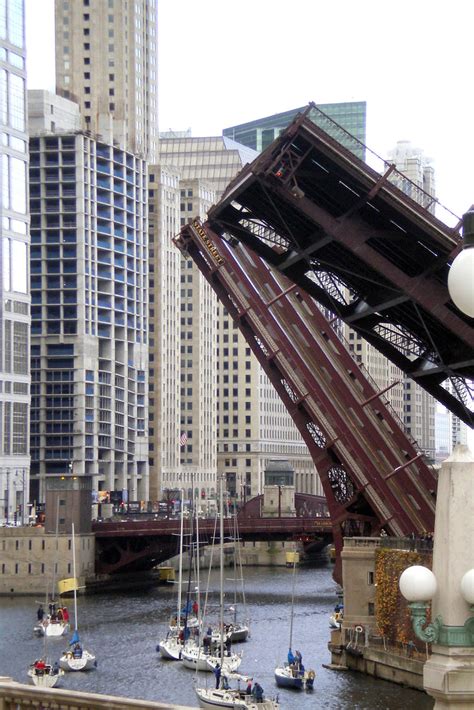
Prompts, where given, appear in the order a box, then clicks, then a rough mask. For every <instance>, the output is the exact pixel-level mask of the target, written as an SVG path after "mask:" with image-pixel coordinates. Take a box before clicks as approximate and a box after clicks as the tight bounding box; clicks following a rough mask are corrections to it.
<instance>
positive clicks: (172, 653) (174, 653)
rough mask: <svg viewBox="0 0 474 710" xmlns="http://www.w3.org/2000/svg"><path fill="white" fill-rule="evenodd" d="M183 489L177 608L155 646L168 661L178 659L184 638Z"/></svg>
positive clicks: (182, 494)
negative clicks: (166, 630)
mask: <svg viewBox="0 0 474 710" xmlns="http://www.w3.org/2000/svg"><path fill="white" fill-rule="evenodd" d="M183 498H184V491H183V490H181V520H180V534H179V568H178V608H177V612H176V620H175V624H174V625H173V626H170V630H169V632H168V633H167V635H166V638H165V639H163V640H162V641H160V642H159V644H158V646H157V649H156V650H157V651H158V652H159V654H160V655H161V657H162V658H166V659H167V660H169V661H180V660H181V653H182V651H183V647H184V638H180V632H181V631H183V636H184V628H183V626H182V624H181V613H182V610H181V605H182V584H183V539H184V505H183Z"/></svg>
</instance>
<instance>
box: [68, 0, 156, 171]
mask: <svg viewBox="0 0 474 710" xmlns="http://www.w3.org/2000/svg"><path fill="white" fill-rule="evenodd" d="M55 26H56V91H57V93H58V94H59V95H61V96H64V97H66V98H70V99H72V100H73V101H76V102H78V103H79V106H80V109H81V115H82V120H83V128H85V129H88V130H90V131H91V132H92V133H93V134H97V135H100V136H101V137H102V140H105V141H106V142H109V143H112V142H116V143H117V144H118V145H119V146H120V147H121V148H123V149H125V150H128V151H130V152H132V153H134V154H136V155H138V156H140V157H144V158H146V159H148V160H152V159H153V158H154V157H155V154H156V138H157V130H158V128H157V82H158V79H157V0H134V1H133V2H124V0H81V1H76V0H56V3H55Z"/></svg>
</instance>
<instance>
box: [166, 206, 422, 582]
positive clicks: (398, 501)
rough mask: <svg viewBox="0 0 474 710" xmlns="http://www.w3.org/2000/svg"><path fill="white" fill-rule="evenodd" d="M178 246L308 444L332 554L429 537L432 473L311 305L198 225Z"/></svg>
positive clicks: (258, 261)
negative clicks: (346, 539)
mask: <svg viewBox="0 0 474 710" xmlns="http://www.w3.org/2000/svg"><path fill="white" fill-rule="evenodd" d="M175 244H176V245H177V246H178V248H179V249H180V250H181V251H182V253H183V254H185V255H186V256H189V257H191V258H192V259H193V261H194V262H195V263H196V265H197V267H198V268H199V269H200V271H201V272H202V274H203V275H204V276H205V278H206V279H207V280H208V282H209V283H210V285H211V286H212V288H213V289H214V291H215V292H216V294H217V296H218V298H219V300H220V301H221V303H222V304H223V305H224V306H225V308H226V309H227V311H228V312H229V314H230V315H231V317H232V318H233V319H234V320H235V321H236V322H237V323H238V326H239V328H240V330H241V332H242V333H243V335H244V337H245V338H246V340H247V342H248V344H249V345H250V347H251V349H252V351H253V353H254V354H255V356H256V357H257V359H258V361H259V363H260V364H261V366H262V368H263V369H264V371H265V372H266V374H267V375H268V377H269V379H270V380H271V382H272V384H273V385H274V387H275V389H276V391H277V392H278V394H279V396H280V398H281V399H282V401H283V403H284V404H285V406H286V408H287V410H288V412H289V413H290V415H291V417H292V419H293V421H294V423H295V424H296V426H297V428H298V430H299V432H300V434H301V436H302V438H303V439H304V441H305V443H306V445H307V447H308V449H309V451H310V454H311V456H312V459H313V462H314V465H315V467H316V470H317V472H318V474H319V477H320V479H321V482H322V486H323V490H324V494H325V496H326V499H327V503H328V510H329V514H330V518H331V524H332V528H333V536H334V542H335V547H336V552H338V553H340V551H341V549H342V540H343V536H345V535H369V536H370V535H378V534H380V532H381V531H382V530H385V531H386V533H387V534H389V535H395V536H403V535H407V534H410V533H412V532H422V531H425V530H432V529H433V525H434V508H435V492H436V478H435V476H434V474H433V472H432V470H431V469H430V468H429V467H428V466H427V465H426V463H425V462H424V460H423V458H422V455H421V453H420V452H419V451H418V450H417V449H416V447H415V445H414V443H413V442H412V441H411V440H410V439H409V438H408V437H407V435H406V434H405V433H404V432H403V430H402V427H401V424H400V423H399V422H398V421H397V420H396V417H395V414H394V413H392V412H391V411H390V409H389V408H388V406H387V403H386V400H385V397H384V393H383V392H379V391H377V390H376V388H375V387H374V386H373V385H372V384H371V382H369V380H368V379H367V378H366V377H365V376H364V375H363V373H362V371H361V369H360V367H359V365H358V364H357V362H356V361H355V360H354V359H353V357H352V356H351V354H350V353H349V351H348V350H347V349H346V348H345V346H344V345H343V343H342V342H341V340H340V339H339V337H338V336H337V335H336V333H335V332H334V330H333V328H332V326H331V325H330V323H329V322H328V320H327V319H326V318H325V317H324V315H323V313H322V312H321V310H320V308H319V307H318V305H317V303H316V302H315V301H314V299H313V298H312V297H311V296H309V295H308V294H307V293H306V292H305V291H304V290H303V289H301V288H300V287H298V286H296V285H295V284H293V283H291V282H290V281H289V280H287V279H286V278H285V277H284V276H283V275H281V274H279V273H278V272H275V271H272V270H270V269H269V268H268V266H267V265H266V263H265V261H264V260H263V259H262V258H261V257H260V256H258V255H257V254H255V253H254V252H252V251H251V250H249V249H247V248H246V247H244V246H243V245H242V244H240V243H235V244H234V245H231V244H230V243H229V242H228V241H227V240H225V239H222V238H220V237H218V236H217V235H216V234H214V233H213V232H212V231H211V230H210V228H209V227H208V225H203V224H201V223H200V222H199V221H198V220H194V222H193V223H192V224H190V225H187V226H185V227H183V229H182V230H181V233H180V235H179V236H178V237H177V238H176V239H175ZM338 557H339V555H338ZM339 574H340V570H339V571H337V572H336V573H335V577H336V578H337V576H338V575H339Z"/></svg>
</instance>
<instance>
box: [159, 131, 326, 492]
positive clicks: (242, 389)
mask: <svg viewBox="0 0 474 710" xmlns="http://www.w3.org/2000/svg"><path fill="white" fill-rule="evenodd" d="M175 136H176V137H172V135H171V134H165V136H164V137H163V138H162V139H161V140H160V161H161V163H162V165H171V166H174V167H176V168H177V169H178V170H179V173H180V175H181V182H180V186H181V199H180V210H181V224H182V225H183V224H186V223H187V222H188V221H190V220H191V219H192V218H193V217H195V216H201V217H203V218H205V215H206V211H207V209H208V208H209V206H210V205H211V204H212V202H213V201H217V200H218V199H219V197H220V196H221V194H222V192H223V191H224V190H225V188H226V187H227V185H228V184H229V182H230V180H231V179H232V178H233V177H235V175H236V174H237V173H238V172H239V170H240V169H241V168H242V167H243V165H244V164H245V163H247V162H251V161H252V160H253V159H254V158H255V157H256V156H257V153H256V152H255V151H253V150H251V149H249V148H246V147H245V146H242V145H239V144H238V143H236V142H235V141H234V140H232V139H231V138H229V137H225V136H224V137H200V138H193V137H191V136H189V135H182V134H175ZM211 189H212V190H213V191H215V192H214V194H211V192H210V190H211ZM181 269H182V271H181V315H182V318H181V333H180V336H181V354H182V356H181V385H182V386H181V414H182V417H181V426H182V432H183V433H184V434H185V435H186V436H187V441H186V443H185V445H184V446H183V449H182V456H181V466H182V472H183V477H184V476H187V480H189V476H190V472H189V468H190V467H192V468H191V473H192V475H193V476H197V475H198V472H200V474H201V476H202V475H204V476H205V478H204V480H203V482H202V483H201V486H199V485H195V486H194V487H195V488H199V487H200V488H201V494H203V490H204V492H206V495H207V494H208V492H209V494H210V495H211V497H212V496H213V494H214V493H215V473H216V470H217V472H218V473H225V474H226V478H227V485H228V490H229V492H230V493H231V494H232V495H233V496H235V497H237V498H242V499H244V498H245V497H248V496H251V495H256V494H257V493H261V492H262V487H263V480H264V471H265V469H266V467H267V464H268V461H269V460H275V459H280V460H285V461H289V462H290V465H291V466H292V467H293V468H294V469H295V479H296V487H297V490H299V491H304V492H311V493H318V494H319V493H321V488H320V485H319V480H318V479H317V477H316V476H315V472H314V466H313V463H312V460H311V457H310V455H309V453H308V450H307V448H306V446H305V444H304V442H303V440H302V439H301V437H300V435H299V432H298V431H297V429H296V427H295V426H294V424H293V422H292V420H291V417H290V416H289V414H288V412H287V411H286V409H285V407H284V406H283V404H282V402H281V401H280V399H279V397H278V395H277V394H276V392H275V390H274V388H273V385H271V383H270V382H269V380H268V378H267V377H266V375H265V373H264V372H263V370H262V369H261V367H260V365H259V363H258V361H257V360H256V358H255V357H254V355H253V354H252V353H251V351H250V348H249V347H248V345H247V343H246V341H245V339H244V338H243V336H242V335H241V334H240V332H239V330H238V328H237V326H236V325H235V324H234V323H233V321H232V319H231V318H230V316H229V315H228V313H227V312H226V310H225V309H224V308H223V307H222V306H221V305H220V304H218V302H217V299H216V297H215V296H214V294H213V292H211V290H210V287H209V286H208V284H207V282H205V280H204V278H203V276H202V275H201V274H200V273H199V272H198V270H197V269H196V267H195V266H194V264H193V263H192V262H191V261H189V260H187V259H183V260H182V263H181ZM190 348H191V351H190V350H189V349H190ZM214 387H216V389H215V392H216V409H214V410H212V409H210V408H209V403H212V390H213V388H214ZM206 411H207V415H208V421H207V423H206V422H200V419H201V418H202V417H203V413H204V412H206ZM206 427H207V428H206ZM196 437H198V440H197V441H196ZM216 457H217V460H216ZM207 476H209V478H208V477H207ZM201 480H202V478H201ZM209 484H211V485H210V486H209ZM188 486H189V484H187V485H186V486H185V488H186V489H187V488H188ZM189 487H190V486H189Z"/></svg>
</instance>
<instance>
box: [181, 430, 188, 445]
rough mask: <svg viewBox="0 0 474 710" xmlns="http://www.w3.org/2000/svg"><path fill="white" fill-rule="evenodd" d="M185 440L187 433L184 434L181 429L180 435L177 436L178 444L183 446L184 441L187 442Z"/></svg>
mask: <svg viewBox="0 0 474 710" xmlns="http://www.w3.org/2000/svg"><path fill="white" fill-rule="evenodd" d="M187 440H188V435H187V434H186V432H185V431H183V432H182V434H181V436H180V437H179V445H180V446H184V445H185V443H186V442H187Z"/></svg>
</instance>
